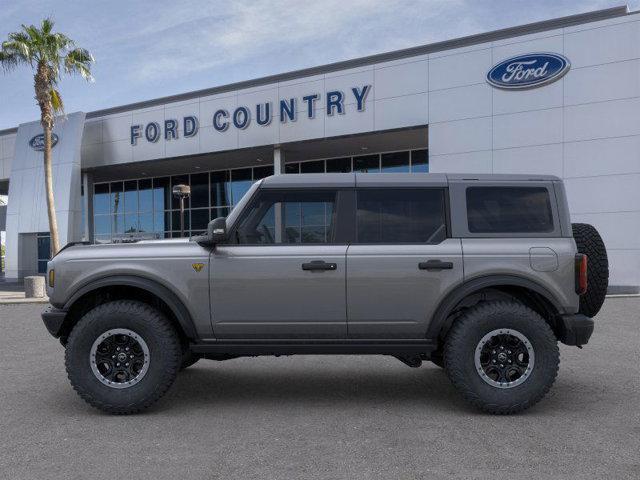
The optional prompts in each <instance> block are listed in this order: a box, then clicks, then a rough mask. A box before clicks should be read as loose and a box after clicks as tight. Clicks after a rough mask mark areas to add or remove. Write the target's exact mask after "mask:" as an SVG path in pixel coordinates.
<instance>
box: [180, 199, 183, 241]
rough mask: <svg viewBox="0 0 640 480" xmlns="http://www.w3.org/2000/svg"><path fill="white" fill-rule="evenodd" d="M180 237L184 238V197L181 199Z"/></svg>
mask: <svg viewBox="0 0 640 480" xmlns="http://www.w3.org/2000/svg"><path fill="white" fill-rule="evenodd" d="M180 237H184V197H180Z"/></svg>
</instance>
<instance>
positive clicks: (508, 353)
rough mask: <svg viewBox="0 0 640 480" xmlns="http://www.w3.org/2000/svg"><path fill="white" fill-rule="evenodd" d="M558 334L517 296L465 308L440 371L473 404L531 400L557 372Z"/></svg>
mask: <svg viewBox="0 0 640 480" xmlns="http://www.w3.org/2000/svg"><path fill="white" fill-rule="evenodd" d="M559 363H560V353H559V350H558V342H557V339H556V337H555V335H554V333H553V331H552V330H551V328H550V327H549V325H548V324H547V323H546V322H545V321H544V319H543V318H542V317H541V316H540V315H538V313H536V312H535V311H533V310H531V309H530V308H528V307H526V306H525V305H523V304H521V303H518V302H504V301H500V302H487V303H481V304H479V305H476V306H475V307H473V308H470V309H469V310H468V311H467V312H466V313H465V314H464V315H462V316H461V317H460V318H459V319H458V320H457V321H456V322H455V323H454V325H453V326H452V328H451V330H450V332H449V334H448V335H447V339H446V342H445V350H444V365H445V371H446V373H447V375H448V376H449V379H450V380H451V382H452V383H453V385H454V386H455V387H456V388H457V389H458V390H459V391H460V393H461V394H462V396H463V397H464V398H465V399H466V400H467V401H468V402H469V403H471V404H472V405H474V406H476V407H478V408H480V409H481V410H483V411H485V412H488V413H493V414H509V413H517V412H520V411H522V410H525V409H527V408H529V407H531V406H532V405H534V404H536V403H537V402H538V401H540V400H541V399H542V397H544V396H545V395H546V393H547V392H548V391H549V389H550V388H551V386H552V385H553V382H554V381H555V379H556V375H557V373H558V365H559Z"/></svg>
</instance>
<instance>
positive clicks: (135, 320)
mask: <svg viewBox="0 0 640 480" xmlns="http://www.w3.org/2000/svg"><path fill="white" fill-rule="evenodd" d="M116 328H123V329H129V330H131V331H133V332H135V333H137V334H138V335H139V336H140V337H141V338H142V339H143V340H144V341H145V342H146V344H147V346H148V348H149V357H150V358H149V367H148V370H147V371H146V374H145V375H144V377H143V378H142V379H141V380H140V381H139V383H137V384H135V385H131V386H129V387H127V388H122V389H116V388H112V387H109V386H107V385H105V384H103V383H102V382H101V381H100V380H99V379H98V377H97V376H96V375H94V373H93V371H92V368H91V365H90V351H91V347H92V345H93V343H94V341H96V339H97V338H99V337H100V336H101V335H102V334H104V332H107V331H108V330H110V329H116ZM181 360H182V354H181V349H180V341H179V338H178V334H177V332H176V330H175V329H174V327H173V325H171V323H170V322H169V321H168V320H167V318H166V317H165V316H164V315H163V314H162V313H161V312H160V311H158V310H156V309H155V308H153V307H151V306H149V305H147V304H145V303H142V302H138V301H134V300H118V301H113V302H109V303H104V304H102V305H99V306H97V307H96V308H94V309H93V310H90V311H89V312H88V313H86V314H85V315H84V316H83V317H82V318H81V319H80V320H79V321H78V323H76V325H75V326H74V327H73V330H72V331H71V334H70V335H69V340H68V342H67V346H66V353H65V365H66V369H67V375H68V377H69V380H70V382H71V385H72V386H73V388H74V389H75V390H76V392H77V393H78V395H80V397H81V398H82V399H83V400H85V401H86V402H87V403H89V404H90V405H91V406H93V407H95V408H98V409H100V410H102V411H104V412H107V413H112V414H120V415H126V414H132V413H137V412H140V411H141V410H144V409H146V408H148V407H149V406H151V405H152V404H153V403H155V402H156V401H157V400H158V399H159V398H161V397H162V396H163V395H164V394H165V393H166V392H167V390H168V389H169V387H170V386H171V384H172V383H173V382H174V380H175V378H176V375H177V373H178V369H179V368H180V362H181Z"/></svg>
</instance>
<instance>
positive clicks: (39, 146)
mask: <svg viewBox="0 0 640 480" xmlns="http://www.w3.org/2000/svg"><path fill="white" fill-rule="evenodd" d="M57 143H58V135H56V134H55V133H52V134H51V148H53V147H55V146H56V144H57ZM29 145H30V146H31V148H33V149H34V150H36V151H38V152H44V133H41V134H40V135H36V136H35V137H33V138H32V139H31V140H29Z"/></svg>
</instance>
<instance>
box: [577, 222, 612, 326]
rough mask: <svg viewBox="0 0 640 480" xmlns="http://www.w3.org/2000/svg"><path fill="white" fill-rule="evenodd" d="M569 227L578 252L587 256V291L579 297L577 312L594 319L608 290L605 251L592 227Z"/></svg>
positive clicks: (584, 225)
mask: <svg viewBox="0 0 640 480" xmlns="http://www.w3.org/2000/svg"><path fill="white" fill-rule="evenodd" d="M571 227H572V229H573V238H574V240H575V241H576V246H577V247H578V252H579V253H584V254H585V255H586V256H587V291H586V293H585V294H584V295H580V310H579V312H580V313H582V314H583V315H586V316H587V317H595V316H596V314H597V313H598V312H599V311H600V308H602V304H603V303H604V299H605V296H606V295H607V289H608V288H609V260H608V258H607V249H606V248H605V245H604V242H603V241H602V237H601V236H600V234H599V233H598V230H596V229H595V227H594V226H593V225H589V224H588V223H572V224H571Z"/></svg>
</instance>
